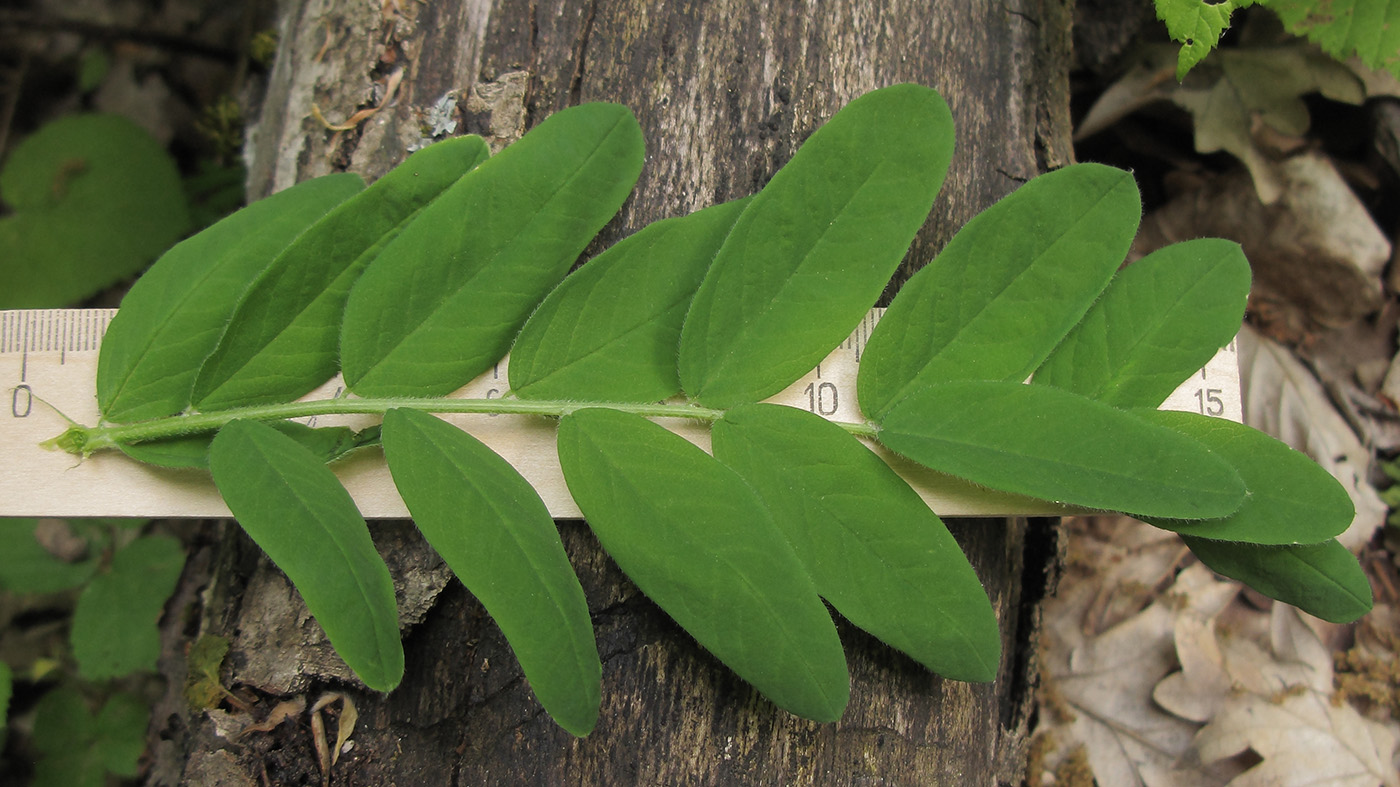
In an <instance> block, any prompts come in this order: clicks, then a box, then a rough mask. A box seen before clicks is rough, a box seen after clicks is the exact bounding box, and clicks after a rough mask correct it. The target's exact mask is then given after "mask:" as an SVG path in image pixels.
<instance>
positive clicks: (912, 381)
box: [876, 178, 1123, 418]
mask: <svg viewBox="0 0 1400 787" xmlns="http://www.w3.org/2000/svg"><path fill="white" fill-rule="evenodd" d="M1122 183H1123V180H1122V178H1117V179H1115V180H1114V182H1113V185H1112V186H1111V187H1109V188H1108V189H1105V190H1104V192H1103V193H1102V194H1101V195H1099V198H1098V199H1097V200H1095V201H1094V204H1093V205H1092V206H1091V207H1090V208H1089V209H1088V210H1086V211H1084V214H1083V215H1082V216H1080V217H1079V218H1078V219H1075V221H1074V222H1073V223H1072V224H1071V225H1069V226H1068V227H1066V228H1065V229H1064V230H1063V231H1062V232H1060V233H1059V234H1058V235H1056V236H1055V238H1054V240H1052V241H1051V242H1050V243H1048V244H1046V245H1045V246H1044V247H1042V248H1041V250H1040V251H1039V252H1037V253H1036V256H1035V259H1036V262H1037V263H1038V261H1039V260H1040V259H1041V258H1042V257H1044V256H1045V255H1047V254H1049V253H1050V250H1051V249H1053V248H1055V247H1056V246H1058V245H1059V244H1060V243H1062V242H1064V241H1065V238H1066V237H1067V236H1069V235H1070V234H1071V233H1073V232H1075V231H1076V230H1078V229H1079V226H1080V225H1081V224H1083V223H1085V222H1086V221H1088V219H1089V217H1090V216H1092V215H1093V213H1094V212H1095V211H1096V210H1097V209H1098V207H1099V206H1100V205H1102V204H1103V203H1104V202H1105V201H1106V200H1108V199H1109V197H1110V196H1112V194H1113V193H1114V192H1115V191H1117V190H1118V187H1119V186H1120V185H1121V184H1122ZM983 215H986V214H985V213H983V214H978V217H980V216H983ZM975 219H976V217H975V218H974V220H975ZM1034 264H1036V263H1032V265H1034ZM1030 267H1031V266H1027V267H1026V268H1024V269H1023V270H1022V271H1021V273H1019V274H1017V275H1016V276H1015V277H1014V278H1013V279H1012V280H1011V282H1010V283H1008V284H1007V286H1005V287H1003V288H1001V290H999V291H998V292H997V294H996V295H995V296H994V297H992V298H991V299H989V300H988V301H987V302H986V303H985V304H984V305H983V306H982V308H980V309H978V310H977V311H976V312H974V313H973V314H972V316H971V317H969V318H968V319H966V320H964V321H963V322H962V325H960V326H958V328H957V330H955V331H954V332H953V334H952V335H951V336H949V337H948V339H947V340H946V341H944V342H943V346H942V347H941V348H939V350H938V352H937V353H936V354H935V355H933V356H932V357H930V358H929V359H928V360H927V361H925V362H924V364H923V365H922V366H920V367H919V370H918V371H917V372H915V373H914V374H913V376H912V377H910V378H909V379H908V380H907V381H905V382H904V383H902V384H901V385H900V386H899V387H898V388H897V389H895V392H894V394H893V395H891V396H889V397H888V398H887V399H886V400H885V406H884V407H882V408H880V412H879V413H877V414H876V417H877V418H883V417H884V416H886V415H888V414H889V412H890V410H891V409H893V408H894V406H895V405H896V404H898V403H899V402H901V401H903V400H904V399H907V398H908V397H909V396H910V391H909V389H910V388H912V387H914V386H915V385H916V384H919V383H921V382H922V378H923V377H924V375H925V374H926V373H927V371H928V369H929V367H930V366H931V365H932V364H933V362H934V360H935V359H937V358H940V357H942V356H943V354H944V352H946V351H947V348H948V347H950V346H952V345H954V344H956V343H957V342H958V340H959V339H960V338H961V337H962V336H963V334H964V333H965V332H966V331H968V330H969V329H971V328H972V326H973V324H974V323H978V322H979V321H980V320H981V319H982V318H983V317H984V316H985V315H986V313H987V311H988V310H989V309H991V308H992V307H993V306H995V305H997V304H999V303H1000V302H1001V300H1002V298H1003V297H1004V296H1005V295H1006V292H1007V291H1008V290H1009V289H1011V287H1013V286H1014V285H1015V284H1016V283H1017V282H1018V281H1020V279H1021V277H1022V276H1023V275H1025V272H1026V271H1027V270H1029V269H1030ZM1073 327H1074V326H1073V325H1070V326H1069V328H1067V329H1066V331H1068V330H1070V329H1072V328H1073ZM901 343H902V342H901ZM1052 351H1053V349H1052ZM1013 376H1014V375H1013Z"/></svg>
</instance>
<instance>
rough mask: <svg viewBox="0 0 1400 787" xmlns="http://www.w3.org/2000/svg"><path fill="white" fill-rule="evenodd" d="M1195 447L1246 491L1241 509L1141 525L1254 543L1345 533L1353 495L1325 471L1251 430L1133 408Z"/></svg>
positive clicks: (1219, 420) (1221, 421) (1307, 541)
mask: <svg viewBox="0 0 1400 787" xmlns="http://www.w3.org/2000/svg"><path fill="white" fill-rule="evenodd" d="M1134 414H1135V415H1137V416H1138V417H1139V418H1143V419H1145V420H1147V421H1150V422H1152V423H1155V424H1159V425H1161V426H1165V427H1168V428H1171V429H1176V430H1177V431H1179V432H1182V433H1184V434H1186V435H1189V436H1190V437H1193V438H1195V439H1197V440H1199V441H1200V442H1201V444H1202V445H1204V446H1206V447H1207V448H1209V449H1210V450H1211V451H1212V452H1214V453H1215V455H1216V456H1218V457H1220V458H1221V459H1223V460H1225V461H1226V462H1229V463H1230V464H1231V465H1232V466H1233V467H1234V468H1235V471H1236V472H1238V473H1239V476H1240V478H1241V479H1243V480H1244V485H1245V487H1246V488H1247V489H1248V490H1249V494H1248V496H1246V497H1245V500H1244V504H1243V505H1241V506H1240V510H1238V511H1236V512H1235V513H1233V514H1231V515H1230V516H1227V517H1225V518H1224V519H1207V520H1200V521H1185V520H1174V519H1161V518H1145V519H1143V521H1144V522H1147V523H1148V524H1150V525H1155V526H1156V527H1160V528H1164V529H1166V530H1174V531H1176V532H1178V533H1181V534H1182V535H1184V536H1188V535H1189V536H1197V537H1199V538H1209V539H1215V540H1222V541H1244V542H1249V543H1253V544H1316V543H1318V542H1321V541H1326V540H1328V539H1330V538H1332V537H1333V536H1336V535H1337V534H1339V533H1341V532H1342V531H1344V530H1346V529H1347V527H1349V526H1350V525H1351V522H1352V519H1353V518H1355V516H1356V509H1355V507H1354V506H1353V505H1352V502H1351V497H1350V496H1349V495H1348V494H1347V492H1346V490H1345V489H1343V488H1342V485H1341V484H1339V483H1337V479H1335V478H1333V477H1332V476H1331V474H1329V473H1328V472H1327V471H1326V470H1323V469H1322V468H1321V467H1319V466H1318V464H1317V463H1316V462H1314V461H1313V460H1311V459H1309V458H1308V456H1307V455H1306V454H1303V453H1300V452H1298V451H1295V450H1293V449H1292V448H1291V447H1289V446H1288V445H1287V444H1285V443H1282V442H1280V441H1278V440H1275V439H1274V438H1272V437H1270V436H1269V435H1266V434H1264V433H1263V432H1260V431H1258V430H1257V429H1251V428H1250V427H1248V426H1245V425H1243V424H1237V423H1235V422H1234V421H1227V420H1225V419H1222V418H1211V417H1209V416H1205V415H1201V414H1199V413H1178V412H1168V411H1163V410H1139V411H1134Z"/></svg>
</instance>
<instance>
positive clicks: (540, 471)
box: [0, 309, 1242, 519]
mask: <svg viewBox="0 0 1400 787" xmlns="http://www.w3.org/2000/svg"><path fill="white" fill-rule="evenodd" d="M882 311H883V310H880V309H876V310H872V311H871V312H870V314H868V315H867V316H866V318H865V319H864V320H862V322H861V324H860V325H859V326H858V327H857V328H856V330H855V331H854V332H853V333H852V334H851V336H850V338H849V339H847V340H846V341H845V342H843V343H842V344H841V346H840V347H838V348H837V349H836V350H834V351H833V352H832V353H831V355H830V356H828V357H827V359H826V360H824V361H823V362H822V363H820V364H818V366H817V367H816V368H815V369H813V370H812V371H811V372H809V373H808V374H807V375H806V376H804V377H803V378H802V379H800V380H798V381H797V382H795V383H793V384H792V385H790V386H789V387H788V388H787V389H786V390H784V391H782V392H781V393H779V394H778V395H776V396H774V397H772V398H770V399H769V400H768V401H771V402H776V403H780V404H785V405H790V406H793V407H798V408H801V409H806V410H810V411H813V412H816V413H818V414H819V415H822V416H824V417H827V418H830V419H832V420H837V421H855V422H859V421H861V420H863V418H862V416H861V414H860V411H859V408H858V407H857V404H856V387H855V383H856V371H857V369H858V368H859V361H860V355H861V353H862V352H863V351H864V349H865V343H866V340H867V339H868V338H869V336H870V331H871V330H872V329H873V328H874V326H875V324H876V322H878V320H879V317H880V314H881V313H882ZM115 313H116V310H115V309H86V310H78V309H47V310H16V311H0V386H2V387H0V390H2V391H3V392H4V396H3V399H0V448H3V456H4V464H3V467H0V516H27V517H34V516H41V517H97V516H102V517H142V518H145V517H194V518H209V517H227V516H229V515H230V514H229V510H228V508H227V506H225V505H224V502H223V500H222V498H220V497H219V494H218V491H217V490H216V489H215V488H214V484H213V481H212V480H211V479H210V478H209V475H208V474H207V473H205V472H202V471H196V470H170V469H166V468H159V467H153V466H151V465H146V464H142V463H140V462H137V461H135V460H132V459H129V458H127V457H126V456H125V455H123V454H121V453H120V452H117V451H104V452H101V453H98V454H94V455H93V456H91V457H88V458H86V459H79V458H78V457H76V456H73V455H71V454H66V453H63V452H61V451H56V450H47V449H44V448H42V447H40V445H39V443H40V442H42V441H43V440H46V439H48V438H50V437H53V436H55V435H57V434H59V433H60V432H62V431H63V430H64V429H65V428H66V427H67V423H66V422H65V421H64V420H63V418H62V417H61V416H60V415H59V414H58V412H55V409H57V410H59V411H62V412H63V413H64V414H66V415H67V416H68V417H70V418H72V419H73V420H74V421H77V422H78V423H82V424H89V425H91V424H95V423H96V422H97V416H98V413H97V398H96V393H95V389H94V381H95V380H96V371H97V353H98V348H99V346H100V344H101V338H102V334H103V332H104V331H105V330H106V328H107V324H108V322H110V320H111V318H112V315H114V314H115ZM507 363H508V359H503V360H502V361H501V362H500V363H499V364H497V365H496V366H495V367H494V368H492V369H491V370H489V371H487V372H486V373H485V374H483V375H482V376H481V377H479V378H477V379H476V380H474V381H472V382H471V383H469V384H467V385H466V386H464V387H463V388H462V389H460V390H459V391H457V392H456V393H454V394H453V396H455V397H462V398H485V397H490V396H498V395H500V393H501V391H503V390H505V388H506V387H507V385H506V368H507V367H506V365H507ZM339 389H340V380H339V378H337V379H335V380H331V381H329V382H327V383H326V384H325V385H323V386H322V387H320V388H318V389H317V390H316V391H313V392H312V393H310V394H308V395H307V396H306V397H305V398H307V399H320V398H326V397H329V396H333V395H336V394H337V392H338V391H339ZM1162 408H1163V409H1169V410H1184V411H1189V412H1200V413H1205V414H1207V415H1212V416H1217V417H1222V418H1228V419H1230V420H1233V421H1241V420H1242V412H1241V405H1240V384H1239V366H1238V362H1237V360H1236V354H1235V343H1234V342H1231V343H1230V345H1229V346H1227V347H1225V348H1224V349H1222V350H1221V351H1220V352H1219V353H1218V354H1217V355H1216V356H1215V357H1214V358H1213V359H1212V360H1211V361H1210V363H1208V364H1206V366H1205V367H1204V368H1203V369H1202V370H1201V371H1200V372H1199V373H1198V374H1196V375H1194V376H1193V377H1192V378H1191V379H1189V380H1187V381H1186V382H1184V383H1183V384H1182V385H1181V387H1179V388H1178V389H1177V390H1176V392H1175V393H1173V394H1172V396H1171V397H1169V398H1168V399H1167V401H1166V402H1165V403H1164V404H1163V405H1162ZM446 418H447V420H448V421H451V422H452V423H454V424H457V425H458V426H460V427H462V428H464V429H467V430H468V431H470V432H471V433H472V434H473V435H474V436H476V437H477V438H478V439H480V440H481V441H482V442H483V443H485V444H486V445H488V446H490V447H491V449H492V450H494V451H496V452H497V453H498V454H500V455H501V456H502V457H503V458H504V459H505V460H506V461H508V462H510V463H511V465H513V466H514V467H515V468H516V469H517V470H519V471H520V473H521V474H522V475H523V476H525V478H526V479H527V480H529V482H530V483H531V484H532V485H533V486H534V487H535V489H536V490H537V491H538V492H539V494H540V497H541V498H542V499H543V500H544V502H545V504H546V505H547V506H548V507H549V511H550V513H551V514H553V515H554V516H555V517H556V518H559V519H568V518H576V517H579V516H581V514H580V512H579V510H578V506H577V505H576V504H575V503H574V501H573V498H572V497H570V496H569V492H568V487H567V486H566V485H565V483H564V476H563V473H562V471H561V470H560V468H559V460H558V456H557V454H556V453H555V446H554V435H555V422H554V421H553V420H551V419H546V418H538V417H525V416H494V415H456V416H447V417H446ZM303 420H310V421H312V422H313V423H314V425H317V426H330V425H346V426H351V427H354V428H363V427H365V426H370V425H372V424H374V423H375V422H376V421H377V420H378V418H377V417H376V416H335V417H321V418H319V419H303ZM660 422H661V423H663V424H664V425H665V426H667V427H668V428H670V429H671V430H672V431H675V432H677V433H678V434H681V435H682V436H684V437H686V438H687V439H689V440H691V441H692V442H694V443H696V444H698V445H700V446H701V447H703V448H705V449H707V450H708V449H709V429H708V427H707V426H705V425H698V424H696V423H694V422H688V421H683V420H681V419H669V420H668V419H662V420H661V421H660ZM872 447H873V448H875V450H876V451H877V452H878V453H880V454H881V455H882V456H883V457H884V458H885V459H886V460H887V461H889V462H890V464H891V466H893V467H894V468H895V470H896V471H897V472H899V474H900V475H901V476H903V477H904V478H905V480H907V481H908V482H909V483H910V485H911V486H913V487H914V489H915V490H917V491H918V492H919V494H920V495H921V496H922V497H923V498H924V500H925V501H927V502H928V504H929V506H930V507H931V508H932V509H933V510H934V511H936V512H938V513H939V514H940V515H941V516H1018V515H1046V516H1057V515H1061V514H1066V513H1073V512H1074V509H1069V508H1065V507H1061V506H1056V505H1054V504H1051V503H1046V502H1043V501H1037V500H1030V499H1027V498H1020V497H1016V496H1012V495H1006V494H1002V493H998V492H993V491H990V490H987V489H984V488H981V487H977V486H975V485H972V484H969V483H967V482H964V481H961V480H958V479H955V478H951V477H949V476H945V475H941V474H939V473H935V472H933V471H931V470H927V469H926V468H922V467H919V466H917V465H914V464H912V463H910V462H907V461H904V460H902V459H900V458H898V457H893V456H891V455H889V454H888V453H887V452H885V451H884V450H883V449H881V448H879V447H878V446H872ZM331 467H332V469H333V470H334V471H335V473H336V475H337V476H338V477H339V478H340V480H341V481H342V482H343V483H344V484H345V487H346V489H348V490H349V491H350V494H351V496H352V497H353V498H354V499H355V503H356V504H357V505H358V506H359V507H360V511H361V513H363V514H364V515H365V516H366V517H369V518H406V517H408V510H407V509H406V508H405V507H404V504H403V501H402V500H401V499H400V498H399V496H398V493H397V491H396V490H395V488H394V484H393V480H392V479H391V478H390V477H389V472H388V468H387V466H386V465H385V463H384V461H383V455H382V454H381V453H380V452H379V451H374V450H367V451H360V452H357V453H356V454H353V455H352V456H350V457H348V458H347V459H345V460H342V461H339V462H336V463H334V464H333V465H332V466H331Z"/></svg>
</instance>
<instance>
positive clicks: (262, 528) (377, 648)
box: [209, 420, 403, 691]
mask: <svg viewBox="0 0 1400 787" xmlns="http://www.w3.org/2000/svg"><path fill="white" fill-rule="evenodd" d="M209 469H210V471H212V472H213V474H214V483H215V484H217V485H218V487H219V493H220V494H221V495H223V497H224V502H225V503H227V504H228V507H229V510H231V511H233V514H234V516H235V517H237V518H238V524H239V525H240V526H242V528H243V530H244V531H246V532H247V533H248V535H249V536H251V537H252V539H253V541H255V542H257V544H258V546H259V547H262V550H263V551H264V552H266V553H267V556H268V557H269V558H271V559H272V562H273V563H275V564H276V565H277V567H278V568H280V569H282V571H283V572H284V573H285V574H286V575H287V578H288V579H290V580H291V581H292V584H293V585H295V586H296V589H297V592H299V593H301V597H302V598H303V599H304V600H305V601H306V607H307V609H309V610H310V611H311V614H312V615H313V616H314V617H315V618H316V622H318V623H320V624H321V628H322V629H324V630H325V632H326V637H327V638H328V639H330V641H331V645H333V646H334V647H335V649H336V652H337V653H339V654H340V656H341V658H343V659H345V663H346V664H348V665H349V666H350V668H351V669H353V670H354V671H355V674H356V675H358V676H359V678H360V680H362V681H364V683H365V685H366V686H369V687H370V688H371V689H374V690H376V691H389V690H390V689H392V688H394V687H395V686H397V685H398V683H399V681H400V680H401V679H402V678H403V646H402V644H401V643H400V642H399V617H398V609H397V606H396V602H395V598H394V582H393V579H391V578H390V576H389V569H388V567H386V566H385V565H384V560H383V559H382V558H380V556H379V552H378V551H376V550H375V548H374V542H373V541H371V540H370V536H369V527H368V526H367V525H366V524H365V520H364V518H363V517H361V516H360V512H359V511H358V510H356V508H355V502H354V501H353V500H351V499H350V494H349V493H348V492H346V491H345V487H343V486H341V485H340V481H338V480H337V479H336V477H335V474H333V473H332V472H331V471H330V470H329V469H327V468H326V466H325V465H324V464H323V463H322V459H321V458H320V457H318V456H317V455H315V454H313V453H311V451H310V450H308V449H307V448H305V447H304V446H302V445H301V444H299V443H298V442H297V441H295V440H293V439H292V438H290V437H288V436H287V435H285V434H282V433H281V432H279V431H277V430H276V429H273V428H272V427H270V426H267V425H266V424H261V423H258V422H256V421H246V420H236V421H233V422H232V423H230V424H229V425H228V426H225V427H224V428H223V429H222V430H220V431H219V434H218V436H217V437H215V438H214V443H213V445H212V446H211V447H210V450H209Z"/></svg>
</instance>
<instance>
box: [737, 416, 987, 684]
mask: <svg viewBox="0 0 1400 787" xmlns="http://www.w3.org/2000/svg"><path fill="white" fill-rule="evenodd" d="M711 434H712V437H713V443H714V452H715V457H716V458H718V459H719V460H720V461H721V462H723V463H724V464H726V465H728V466H729V467H731V468H733V469H734V470H735V471H737V472H738V473H739V475H740V476H742V477H743V479H744V480H745V481H747V482H749V485H750V486H752V487H753V488H754V489H755V490H756V491H757V492H758V494H759V497H760V498H762V499H763V502H764V504H765V505H767V506H768V509H769V510H770V511H771V512H772V513H773V519H774V521H775V522H776V523H777V525H778V528H779V529H780V530H782V531H783V534H784V535H785V536H786V537H787V539H788V543H790V544H792V546H793V548H794V549H795V550H796V551H797V555H798V557H799V558H801V559H802V563H803V565H804V566H806V567H807V571H808V573H809V574H811V575H812V578H813V580H814V581H815V582H816V585H817V591H818V592H820V593H821V595H822V596H823V597H824V598H825V599H826V600H827V601H829V602H831V605H832V606H833V607H835V608H836V611H838V612H840V613H841V614H842V615H844V616H845V617H846V619H847V620H850V621H851V622H852V623H854V624H855V625H857V626H859V627H861V628H863V629H865V630H866V631H868V632H870V633H871V634H874V635H875V636H876V637H878V638H879V639H881V640H882V641H884V642H885V643H887V644H889V645H890V646H892V647H895V648H898V649H899V650H901V651H904V652H905V653H907V654H909V655H910V656H912V657H913V658H914V659H915V660H917V661H918V662H919V663H921V664H923V665H924V666H926V667H928V668H929V669H931V670H933V671H934V672H937V673H939V674H940V675H943V676H945V677H948V678H952V679H954V680H969V681H989V680H992V679H994V678H995V677H996V674H997V665H998V662H999V660H1000V658H1001V631H1000V629H998V627H997V616H996V612H995V611H994V610H993V609H992V605H991V602H990V601H989V600H988V599H987V594H986V592H985V591H984V590H983V589H982V583H981V582H980V581H978V579H977V574H976V572H974V571H973V569H972V565H971V564H970V563H968V562H967V558H966V557H965V556H964V555H963V553H962V550H961V549H959V547H958V544H957V542H956V541H955V540H954V539H953V536H952V534H950V533H949V532H948V529H947V528H946V527H944V525H943V522H942V521H941V520H940V519H939V518H938V517H937V515H935V514H934V513H933V511H931V510H929V507H928V506H927V505H926V504H925V503H924V501H923V499H922V498H921V497H919V495H918V493H917V492H915V491H914V490H913V489H911V488H910V487H909V484H907V483H906V482H905V481H904V479H902V478H900V477H899V476H898V475H896V474H895V472H894V471H893V470H891V469H890V467H889V465H887V464H885V463H884V462H883V461H881V460H880V458H879V457H877V456H875V454H873V453H871V452H870V450H869V449H867V448H866V447H865V446H864V445H861V443H860V441H859V440H857V439H856V438H855V437H853V436H851V435H850V434H849V433H847V432H846V431H845V430H843V429H842V428H841V427H839V426H837V425H835V424H833V423H831V422H829V421H827V420H826V419H824V418H821V417H819V416H816V415H813V414H812V413H809V412H807V411H805V410H797V409H794V408H791V407H781V406H778V405H771V404H750V405H740V406H739V407H736V408H734V409H733V410H731V411H730V412H729V413H727V414H726V415H725V417H724V418H723V419H721V420H719V421H717V422H716V423H715V425H714V428H713V430H712V433H711Z"/></svg>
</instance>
